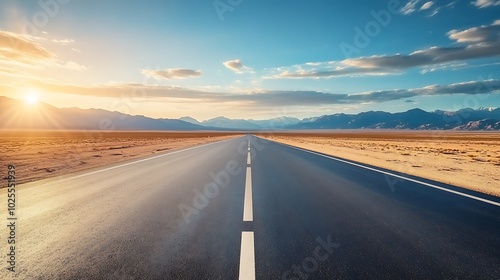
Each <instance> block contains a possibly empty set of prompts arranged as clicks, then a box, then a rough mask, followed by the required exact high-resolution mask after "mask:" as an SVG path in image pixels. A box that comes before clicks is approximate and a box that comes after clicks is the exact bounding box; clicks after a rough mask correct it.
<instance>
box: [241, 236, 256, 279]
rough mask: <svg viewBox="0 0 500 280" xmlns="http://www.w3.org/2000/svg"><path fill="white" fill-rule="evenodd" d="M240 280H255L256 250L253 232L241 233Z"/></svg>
mask: <svg viewBox="0 0 500 280" xmlns="http://www.w3.org/2000/svg"><path fill="white" fill-rule="evenodd" d="M239 279H240V280H247V279H248V280H254V279H255V250H254V235H253V231H243V232H242V233H241V251H240V274H239Z"/></svg>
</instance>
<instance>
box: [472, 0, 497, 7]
mask: <svg viewBox="0 0 500 280" xmlns="http://www.w3.org/2000/svg"><path fill="white" fill-rule="evenodd" d="M472 4H474V6H476V7H478V8H486V7H491V6H499V5H500V0H476V1H474V2H472Z"/></svg>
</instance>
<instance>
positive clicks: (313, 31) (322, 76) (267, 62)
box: [0, 0, 500, 120]
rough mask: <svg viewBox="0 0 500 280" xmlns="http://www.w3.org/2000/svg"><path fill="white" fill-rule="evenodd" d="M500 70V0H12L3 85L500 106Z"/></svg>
mask: <svg viewBox="0 0 500 280" xmlns="http://www.w3.org/2000/svg"><path fill="white" fill-rule="evenodd" d="M499 70H500V0H467V1H420V0H389V1H385V0H384V1H382V0H377V1H373V0H360V1H352V0H338V1H327V0H325V1H314V0H312V1H311V0H307V1H306V0H301V1H299V0H286V1H285V0H273V1H269V0H215V1H214V0H205V1H201V0H200V1H195V0H158V1H147V0H144V1H123V0H120V1H119V0H107V1H98V0H40V1H29V0H2V1H1V2H0V96H7V97H11V98H17V99H27V98H29V100H31V102H32V101H33V97H36V98H38V100H39V101H43V102H45V103H48V104H51V105H53V106H56V107H78V108H100V109H106V110H111V111H120V112H123V113H127V114H132V115H145V116H149V117H154V118H180V117H183V116H191V117H194V118H196V119H198V120H206V119H210V118H214V117H218V116H225V117H229V118H237V119H268V118H275V117H281V116H290V117H297V118H306V117H313V116H320V115H325V114H335V113H359V112H364V111H370V110H374V111H377V110H381V111H387V112H401V111H406V110H409V109H413V108H421V109H424V110H427V111H434V110H438V109H439V110H458V109H461V108H468V107H472V108H479V107H500V71H499ZM32 103H33V102H32Z"/></svg>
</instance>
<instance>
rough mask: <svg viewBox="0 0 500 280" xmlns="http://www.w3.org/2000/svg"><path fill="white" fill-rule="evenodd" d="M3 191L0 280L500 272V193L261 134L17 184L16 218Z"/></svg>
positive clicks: (483, 275) (478, 275)
mask: <svg viewBox="0 0 500 280" xmlns="http://www.w3.org/2000/svg"><path fill="white" fill-rule="evenodd" d="M2 168H4V171H5V173H6V167H2ZM16 175H17V176H22V174H16ZM403 178H407V179H403ZM0 197H1V199H0V209H1V212H0V214H1V216H0V219H2V220H4V223H5V224H6V225H9V223H10V222H12V221H14V222H15V230H14V231H15V232H14V234H15V242H16V243H15V250H14V251H15V256H16V257H15V264H14V265H15V268H14V269H15V272H11V271H9V270H7V268H9V267H11V265H10V264H9V263H8V262H7V261H8V260H9V258H10V257H9V256H7V254H9V253H10V248H9V246H10V245H8V244H7V242H8V239H7V237H8V236H9V234H12V233H11V232H10V229H9V228H8V227H7V226H2V228H1V236H2V239H1V240H2V241H1V242H2V243H3V244H0V248H1V249H2V252H1V255H2V256H3V257H2V258H3V259H2V270H1V272H0V279H10V278H13V279H402V278H403V279H409V278H412V279H414V278H420V279H422V278H431V279H498V277H499V275H500V203H499V201H500V200H499V198H496V197H491V196H487V195H484V194H479V193H475V192H472V191H465V190H461V189H459V188H456V187H453V186H447V185H445V184H442V183H437V182H432V181H429V180H425V179H420V178H415V177H411V176H407V175H404V174H396V173H394V172H390V171H387V170H383V169H380V168H375V167H369V166H366V165H360V164H352V163H351V162H348V161H342V160H339V159H336V158H332V157H329V156H324V155H321V154H318V153H312V152H308V151H304V150H301V149H298V148H293V147H289V146H286V145H282V144H278V143H275V142H270V141H267V140H264V139H260V138H257V137H254V136H244V137H240V138H236V139H230V140H225V141H220V142H216V143H211V144H207V145H202V146H197V147H193V148H189V149H184V150H180V151H176V152H171V153H166V154H161V155H156V156H153V157H149V158H145V159H142V160H134V161H129V162H125V163H119V164H115V165H110V166H106V167H102V168H96V169H91V170H87V171H84V172H79V173H74V174H71V175H67V176H62V177H58V178H53V179H48V180H43V181H38V182H33V183H29V184H25V185H21V186H18V187H17V189H16V198H17V199H16V209H15V213H14V217H15V218H17V220H7V218H8V213H7V212H6V211H5V210H6V209H7V190H6V189H5V188H4V189H2V190H0Z"/></svg>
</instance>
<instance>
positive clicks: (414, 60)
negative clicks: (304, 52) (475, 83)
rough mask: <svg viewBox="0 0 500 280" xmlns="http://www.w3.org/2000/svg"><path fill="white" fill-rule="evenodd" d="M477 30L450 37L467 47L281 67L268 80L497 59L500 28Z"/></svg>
mask: <svg viewBox="0 0 500 280" xmlns="http://www.w3.org/2000/svg"><path fill="white" fill-rule="evenodd" d="M496 23H498V21H495V23H494V24H492V25H489V26H480V27H473V28H469V29H466V30H461V31H458V30H452V31H450V32H448V33H447V35H448V36H449V38H450V39H452V40H454V41H456V42H457V43H460V44H463V45H452V46H447V47H437V46H435V47H431V48H428V49H422V50H417V51H414V52H412V53H410V54H406V55H405V54H396V55H379V56H371V57H360V58H352V59H346V60H343V61H328V62H321V63H306V64H300V65H295V66H292V67H279V68H276V69H274V73H272V75H271V76H270V77H268V78H272V79H282V78H295V79H303V78H313V79H319V78H332V77H338V76H356V75H358V76H359V75H388V74H397V73H400V72H401V71H402V70H404V69H407V68H411V67H425V66H429V65H442V64H446V63H450V62H460V61H465V60H471V59H477V58H486V57H495V56H499V55H500V24H496Z"/></svg>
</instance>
